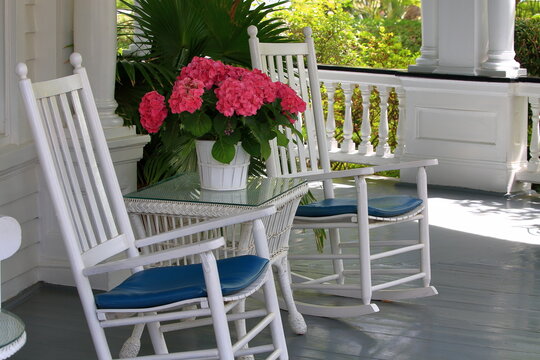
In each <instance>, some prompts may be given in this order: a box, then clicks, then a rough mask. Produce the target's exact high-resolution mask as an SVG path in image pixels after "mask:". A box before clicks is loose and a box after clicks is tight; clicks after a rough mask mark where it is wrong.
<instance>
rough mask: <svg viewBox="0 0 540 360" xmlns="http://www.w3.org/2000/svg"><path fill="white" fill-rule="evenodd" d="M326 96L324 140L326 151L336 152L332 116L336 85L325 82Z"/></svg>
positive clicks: (333, 119) (336, 144)
mask: <svg viewBox="0 0 540 360" xmlns="http://www.w3.org/2000/svg"><path fill="white" fill-rule="evenodd" d="M324 86H325V87H326V94H327V95H328V116H327V117H326V140H327V144H328V151H337V150H338V143H337V140H336V138H335V136H334V135H335V132H336V118H335V116H334V95H335V93H336V83H333V82H325V83H324Z"/></svg>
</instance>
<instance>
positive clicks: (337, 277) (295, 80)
mask: <svg viewBox="0 0 540 360" xmlns="http://www.w3.org/2000/svg"><path fill="white" fill-rule="evenodd" d="M248 34H249V36H250V39H249V46H250V52H251V62H252V65H253V67H254V68H258V69H261V70H262V71H263V72H265V73H266V74H268V75H269V76H270V77H271V78H272V79H273V80H274V81H278V80H279V81H281V82H284V83H287V84H288V85H289V86H291V87H292V88H293V89H295V90H296V92H297V93H298V94H299V95H300V96H301V97H302V98H303V99H304V101H305V102H306V103H307V110H306V111H305V113H303V114H301V116H300V119H299V120H298V121H297V122H296V126H297V129H298V130H299V131H300V132H302V133H303V134H304V138H303V139H299V138H298V137H297V136H296V135H294V134H292V132H291V131H289V130H288V129H287V132H286V135H287V136H288V138H289V140H290V141H289V144H288V146H287V147H282V146H277V144H274V145H273V146H272V155H271V157H270V159H269V160H268V161H267V170H268V176H278V177H303V178H306V179H307V180H309V181H322V182H323V189H324V197H325V199H324V200H322V201H318V202H315V203H313V204H309V205H303V206H302V205H301V206H299V208H298V211H297V212H296V216H295V220H294V224H293V228H297V229H299V228H302V229H328V235H329V240H330V254H317V255H296V256H289V260H290V261H291V262H294V260H304V261H306V260H308V261H310V262H311V266H312V267H313V264H314V263H315V262H318V261H326V262H328V261H332V268H333V273H331V274H328V275H326V276H322V277H320V278H311V277H308V276H304V275H300V274H295V273H292V274H291V275H292V281H293V285H292V288H293V289H297V290H300V289H303V290H305V289H309V290H316V291H319V292H321V293H325V294H331V295H338V296H345V297H352V298H357V299H361V300H362V304H358V305H352V306H330V305H329V306H326V305H315V304H308V303H302V302H298V301H297V302H296V307H297V309H298V310H299V311H300V312H301V313H303V314H308V315H315V316H326V317H351V316H357V315H362V314H367V313H372V312H377V311H378V310H379V309H378V307H377V305H375V304H373V303H372V302H371V301H372V299H380V300H398V299H407V298H415V297H424V296H431V295H435V294H437V291H436V289H435V288H434V287H433V286H430V280H431V274H430V252H429V233H428V228H429V223H428V217H427V215H428V214H427V180H426V172H425V167H426V166H431V165H436V164H437V160H424V161H414V162H408V163H397V164H391V165H381V166H375V167H367V168H361V169H354V170H344V171H332V170H331V167H330V160H329V156H328V150H327V144H326V134H325V124H324V118H323V109H322V101H321V93H320V82H319V80H318V75H317V71H318V70H317V62H316V57H315V48H314V45H313V39H312V37H311V29H310V28H305V29H304V35H305V42H302V43H260V42H259V40H258V38H257V28H256V27H255V26H251V27H250V28H249V29H248ZM406 168H418V176H417V193H418V194H417V197H411V196H387V197H383V198H376V199H369V200H368V192H367V184H366V179H365V177H366V176H368V175H371V174H373V173H374V172H379V171H386V170H394V169H395V170H399V169H406ZM343 177H354V179H355V184H356V198H355V199H338V198H334V186H333V184H332V180H333V179H337V178H343ZM407 221H415V222H418V228H419V236H418V239H416V240H394V239H385V240H382V241H377V242H374V241H371V240H370V230H371V229H373V228H377V227H381V226H387V225H392V224H397V223H402V222H407ZM340 228H353V229H354V228H356V229H357V231H358V238H357V239H354V240H352V241H347V242H344V241H341V240H340V232H339V229H340ZM375 247H383V248H384V250H383V251H379V252H377V253H373V254H372V253H371V248H375ZM346 248H349V249H351V248H352V249H354V252H353V253H351V252H350V250H349V252H348V253H347V254H345V253H344V251H343V250H344V249H346ZM411 251H419V252H420V268H419V269H409V268H407V269H405V268H401V267H399V266H398V267H394V268H390V269H388V268H387V269H372V262H374V261H376V260H379V259H382V258H388V257H392V256H395V255H398V254H403V253H406V252H411ZM351 262H357V263H358V262H359V265H358V264H357V265H356V266H355V267H353V268H352V269H351V268H349V265H348V264H349V263H351ZM376 275H380V276H379V277H377V276H376ZM389 276H390V277H392V276H393V277H394V278H393V279H391V280H388V277H389ZM349 278H350V281H349ZM415 280H421V281H422V286H421V287H415V288H412V287H410V286H407V287H403V286H401V287H398V288H396V286H399V285H402V284H406V283H409V282H412V281H415Z"/></svg>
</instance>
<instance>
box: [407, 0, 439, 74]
mask: <svg viewBox="0 0 540 360" xmlns="http://www.w3.org/2000/svg"><path fill="white" fill-rule="evenodd" d="M438 4H439V1H438V0H422V47H421V48H420V54H421V55H420V57H419V58H418V59H416V64H415V65H410V66H409V71H413V72H414V71H416V72H432V71H433V70H435V69H436V67H437V65H438V62H439V61H438V57H439V50H438V48H439V46H438V37H439V32H438V31H439V26H438Z"/></svg>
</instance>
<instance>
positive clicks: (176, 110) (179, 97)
mask: <svg viewBox="0 0 540 360" xmlns="http://www.w3.org/2000/svg"><path fill="white" fill-rule="evenodd" d="M203 93H204V83H203V82H202V81H199V80H195V79H191V78H183V79H182V78H178V79H177V80H176V81H175V83H174V86H173V90H172V94H171V97H170V98H169V106H170V108H171V112H172V113H173V114H180V113H183V112H184V111H187V112H189V113H192V114H193V113H194V112H195V111H196V110H199V109H200V108H201V105H202V103H203V100H202V95H203Z"/></svg>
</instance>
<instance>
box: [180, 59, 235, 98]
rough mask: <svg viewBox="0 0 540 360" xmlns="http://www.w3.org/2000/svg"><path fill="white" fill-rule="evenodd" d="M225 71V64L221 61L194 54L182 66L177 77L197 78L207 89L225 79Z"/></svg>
mask: <svg viewBox="0 0 540 360" xmlns="http://www.w3.org/2000/svg"><path fill="white" fill-rule="evenodd" d="M227 71H228V70H227V68H226V66H225V64H223V63H222V62H221V61H215V60H212V59H207V58H202V57H197V56H195V57H194V58H193V60H191V62H190V63H189V64H188V65H187V66H184V67H183V68H182V71H181V72H180V76H179V79H185V78H191V79H197V80H199V81H202V82H203V84H204V88H205V89H206V90H209V89H210V88H212V86H214V85H217V84H218V83H220V82H221V81H223V80H224V79H225V77H226V75H227Z"/></svg>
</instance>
